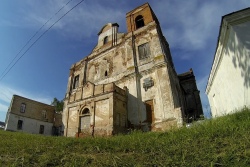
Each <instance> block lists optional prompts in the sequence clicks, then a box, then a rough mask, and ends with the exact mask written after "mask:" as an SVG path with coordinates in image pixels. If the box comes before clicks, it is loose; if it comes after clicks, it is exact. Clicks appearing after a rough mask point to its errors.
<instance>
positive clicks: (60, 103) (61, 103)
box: [51, 97, 64, 111]
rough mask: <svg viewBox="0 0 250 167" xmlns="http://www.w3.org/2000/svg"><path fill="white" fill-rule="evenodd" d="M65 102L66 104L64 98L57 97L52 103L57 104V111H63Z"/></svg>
mask: <svg viewBox="0 0 250 167" xmlns="http://www.w3.org/2000/svg"><path fill="white" fill-rule="evenodd" d="M63 104H64V102H63V100H61V101H59V100H58V99H57V98H56V97H55V98H54V100H53V101H52V102H51V105H52V106H55V110H56V111H63Z"/></svg>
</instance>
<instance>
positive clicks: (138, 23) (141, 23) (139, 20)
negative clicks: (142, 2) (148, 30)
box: [135, 15, 144, 29]
mask: <svg viewBox="0 0 250 167" xmlns="http://www.w3.org/2000/svg"><path fill="white" fill-rule="evenodd" d="M135 24H136V29H138V28H141V27H143V26H144V20H143V17H142V15H139V16H137V17H136V18H135Z"/></svg>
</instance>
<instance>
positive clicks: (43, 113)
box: [42, 110, 47, 119]
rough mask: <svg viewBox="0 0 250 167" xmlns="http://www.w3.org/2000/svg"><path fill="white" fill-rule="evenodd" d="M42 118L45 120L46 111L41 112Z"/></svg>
mask: <svg viewBox="0 0 250 167" xmlns="http://www.w3.org/2000/svg"><path fill="white" fill-rule="evenodd" d="M42 117H43V118H45V119H46V118H47V111H46V110H42Z"/></svg>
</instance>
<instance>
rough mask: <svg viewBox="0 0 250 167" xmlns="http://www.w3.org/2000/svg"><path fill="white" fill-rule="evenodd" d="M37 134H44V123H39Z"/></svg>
mask: <svg viewBox="0 0 250 167" xmlns="http://www.w3.org/2000/svg"><path fill="white" fill-rule="evenodd" d="M39 134H44V125H40V129H39Z"/></svg>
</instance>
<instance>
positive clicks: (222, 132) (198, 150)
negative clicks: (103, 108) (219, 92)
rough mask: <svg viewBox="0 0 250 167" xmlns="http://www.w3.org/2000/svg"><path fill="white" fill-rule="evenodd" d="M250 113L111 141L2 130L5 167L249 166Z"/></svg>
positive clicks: (1, 153)
mask: <svg viewBox="0 0 250 167" xmlns="http://www.w3.org/2000/svg"><path fill="white" fill-rule="evenodd" d="M249 127H250V110H249V109H246V108H245V109H243V110H242V112H239V113H235V114H232V115H227V116H225V117H220V118H216V119H214V120H205V121H203V122H202V123H201V124H198V125H197V126H192V127H191V128H185V127H183V128H180V129H173V130H170V131H166V132H161V133H160V132H149V133H142V132H132V133H131V134H129V135H117V136H114V137H108V138H101V137H95V138H84V139H75V138H65V137H46V136H41V135H31V134H25V133H17V132H6V131H0V141H1V142H0V166H37V167H39V166H248V165H249V164H250V158H248V157H250V131H249Z"/></svg>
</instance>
